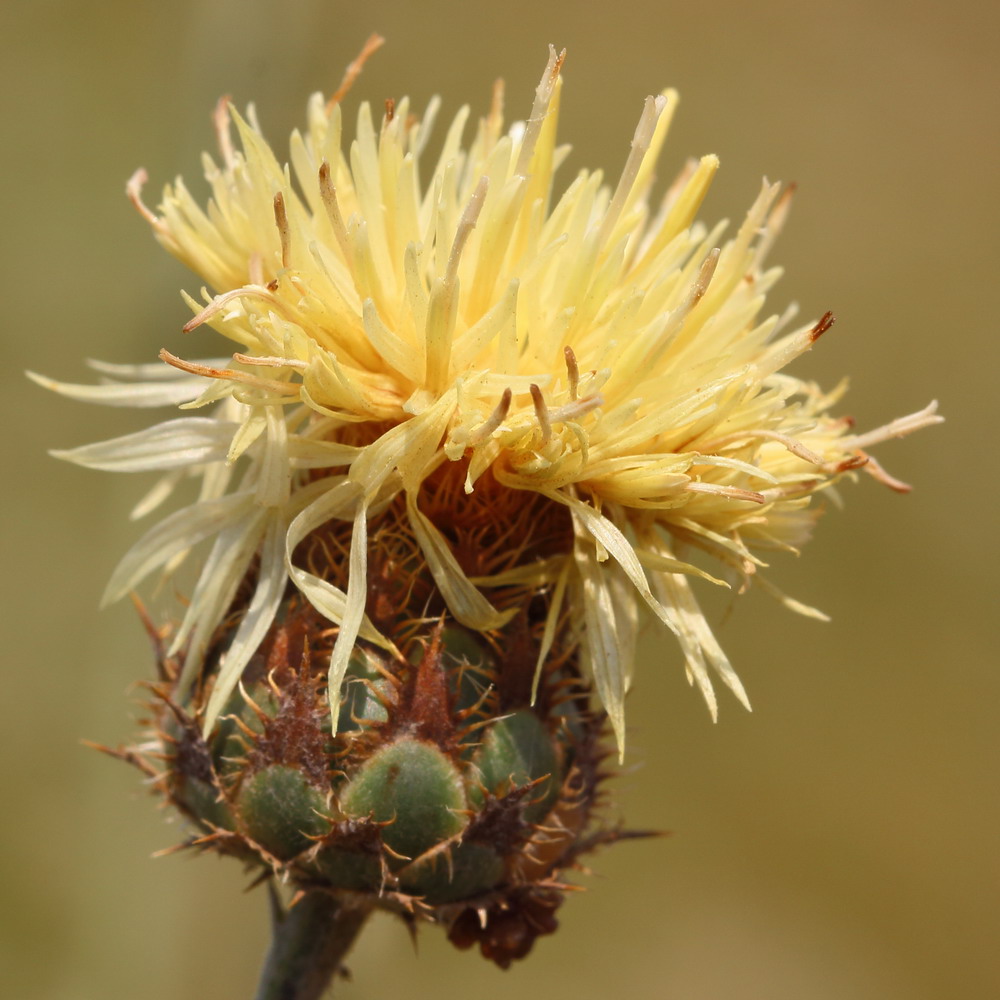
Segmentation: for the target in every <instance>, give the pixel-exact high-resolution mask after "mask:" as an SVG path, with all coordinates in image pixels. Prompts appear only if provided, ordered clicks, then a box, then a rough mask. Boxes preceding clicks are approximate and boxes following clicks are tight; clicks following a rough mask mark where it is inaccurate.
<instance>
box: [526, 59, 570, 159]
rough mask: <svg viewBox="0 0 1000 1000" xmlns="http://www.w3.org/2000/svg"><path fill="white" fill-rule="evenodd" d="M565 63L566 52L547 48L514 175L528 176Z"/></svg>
mask: <svg viewBox="0 0 1000 1000" xmlns="http://www.w3.org/2000/svg"><path fill="white" fill-rule="evenodd" d="M565 61H566V50H565V49H563V50H562V52H559V53H557V52H556V49H555V46H554V45H550V46H549V61H548V63H546V65H545V72H544V73H543V74H542V79H541V82H540V83H539V84H538V87H537V88H536V90H535V103H534V104H532V106H531V117H530V118H528V121H527V126H526V128H525V130H524V138H523V139H522V140H521V152H520V154H519V155H518V158H517V168H516V169H515V171H514V173H515V174H517V175H518V176H520V177H527V176H528V167H529V166H531V157H532V156H533V155H534V152H535V144H536V143H537V142H538V136H539V134H540V133H541V131H542V124H543V123H544V121H545V116H546V114H547V113H548V110H549V103H550V102H551V100H552V93H553V91H554V90H555V87H556V80H558V79H559V71H560V70H561V69H562V65H563V63H564V62H565Z"/></svg>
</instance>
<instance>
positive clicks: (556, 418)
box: [549, 392, 604, 423]
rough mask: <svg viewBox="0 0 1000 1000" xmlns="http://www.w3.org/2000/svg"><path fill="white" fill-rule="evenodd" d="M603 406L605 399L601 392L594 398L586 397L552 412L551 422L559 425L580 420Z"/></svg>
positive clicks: (596, 393)
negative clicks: (565, 421)
mask: <svg viewBox="0 0 1000 1000" xmlns="http://www.w3.org/2000/svg"><path fill="white" fill-rule="evenodd" d="M603 405H604V397H603V396H602V395H601V394H600V393H599V392H595V393H594V394H593V395H592V396H584V398H583V399H577V400H575V401H574V402H572V403H567V404H566V405H565V406H560V407H559V409H558V410H552V411H550V412H549V420H550V421H551V422H552V423H559V422H561V421H563V420H579V419H580V417H582V416H583V415H584V414H586V413H590V411H591V410H596V409H599V408H600V407H602V406H603Z"/></svg>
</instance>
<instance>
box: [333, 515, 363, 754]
mask: <svg viewBox="0 0 1000 1000" xmlns="http://www.w3.org/2000/svg"><path fill="white" fill-rule="evenodd" d="M348 565H349V573H350V575H349V576H348V579H347V600H346V601H345V602H344V614H343V617H342V618H341V620H340V634H339V635H338V636H337V641H336V642H335V643H334V644H333V652H332V653H331V654H330V674H329V683H328V685H327V698H328V699H329V702H330V722H331V726H332V730H333V733H334V735H336V732H337V720H338V719H339V718H340V686H341V684H343V682H344V676H345V675H346V674H347V665H348V663H349V662H350V659H351V653H352V651H353V650H354V643H355V642H356V641H357V638H358V633H359V632H360V631H361V625H362V623H363V621H364V618H365V602H366V600H367V598H368V507H367V505H366V503H365V501H364V498H363V497H358V498H357V512H356V513H355V515H354V527H353V530H352V531H351V555H350V559H349V561H348Z"/></svg>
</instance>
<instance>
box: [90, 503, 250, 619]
mask: <svg viewBox="0 0 1000 1000" xmlns="http://www.w3.org/2000/svg"><path fill="white" fill-rule="evenodd" d="M252 503H253V496H252V495H251V494H248V493H232V494H230V495H229V496H224V497H220V498H218V499H216V500H203V501H201V502H199V503H195V504H191V506H189V507H182V508H181V509H180V510H178V511H176V512H175V513H173V514H171V515H170V517H168V518H165V519H164V520H163V521H161V522H160V523H159V524H157V525H156V526H155V527H153V528H152V529H151V530H150V531H148V532H147V533H146V534H145V535H143V536H142V538H140V539H139V541H138V542H136V543H135V545H133V546H132V548H130V549H129V550H128V552H126V553H125V557H124V558H123V559H122V561H121V562H120V563H119V564H118V567H117V568H116V569H115V571H114V573H113V574H112V575H111V579H110V580H109V581H108V586H107V588H106V589H105V591H104V596H103V598H102V599H101V605H102V606H104V605H107V604H111V603H112V602H114V601H117V600H118V599H119V598H121V597H124V596H125V594H127V593H128V592H129V591H130V590H132V589H133V588H134V587H135V586H136V585H137V584H138V583H139V582H140V581H141V580H143V579H145V577H147V576H148V575H149V574H150V573H152V572H153V570H154V569H156V568H157V567H158V566H162V565H164V564H165V563H167V562H169V561H170V560H171V559H173V558H174V557H175V556H178V555H180V554H181V553H182V552H186V551H187V550H188V549H189V548H191V547H192V546H193V545H197V544H198V542H200V541H202V540H203V539H205V538H208V537H209V536H211V535H214V534H217V533H218V532H220V531H222V529H223V528H225V527H226V525H228V524H231V523H232V522H233V521H234V520H235V519H236V518H239V517H241V516H242V514H243V513H244V512H245V511H246V510H247V509H248V507H249V506H250V504H252Z"/></svg>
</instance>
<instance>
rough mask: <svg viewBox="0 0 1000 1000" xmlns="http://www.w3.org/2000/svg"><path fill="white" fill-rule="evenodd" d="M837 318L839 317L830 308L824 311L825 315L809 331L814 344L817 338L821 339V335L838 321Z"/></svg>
mask: <svg viewBox="0 0 1000 1000" xmlns="http://www.w3.org/2000/svg"><path fill="white" fill-rule="evenodd" d="M836 319H837V317H836V316H834V315H833V313H832V312H830V311H829V310H827V312H825V313H823V315H822V316H821V317H820V320H819V322H818V323H817V324H816V325H815V326H814V327H813V328H812V330H810V331H809V337H810V339H811V340H812V342H813V343H814V344H815V343H816V341H817V340H819V338H820V337H822V336H823V334H824V333H826V331H827V330H829V329H830V327H831V326H833V324H834V323H835V322H836Z"/></svg>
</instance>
